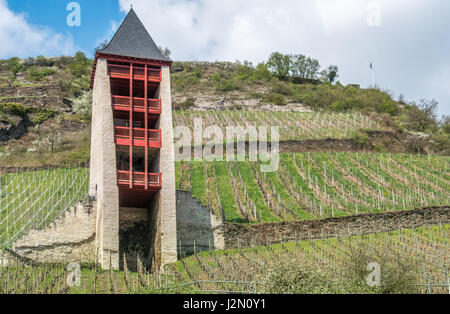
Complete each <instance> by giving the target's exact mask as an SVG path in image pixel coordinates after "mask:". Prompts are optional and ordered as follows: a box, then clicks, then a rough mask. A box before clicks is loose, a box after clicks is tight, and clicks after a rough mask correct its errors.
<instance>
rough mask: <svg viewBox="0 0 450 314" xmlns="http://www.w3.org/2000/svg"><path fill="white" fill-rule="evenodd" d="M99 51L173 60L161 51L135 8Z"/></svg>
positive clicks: (134, 56)
mask: <svg viewBox="0 0 450 314" xmlns="http://www.w3.org/2000/svg"><path fill="white" fill-rule="evenodd" d="M98 52H99V53H104V54H111V55H118V56H124V57H133V58H140V59H151V60H158V61H171V60H170V58H168V57H165V56H164V55H163V54H162V53H161V50H159V48H158V46H157V45H156V44H155V42H154V41H153V39H152V37H151V36H150V34H149V33H148V32H147V30H146V29H145V26H144V25H143V24H142V22H141V20H140V19H139V17H138V16H137V15H136V12H134V10H133V8H131V10H130V12H128V15H127V16H126V18H125V20H124V21H123V22H122V25H120V27H119V29H118V30H117V32H116V34H115V35H114V37H113V38H112V39H111V41H110V42H109V44H108V46H106V47H105V48H104V49H102V50H99V51H98Z"/></svg>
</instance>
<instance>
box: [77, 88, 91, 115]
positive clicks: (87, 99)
mask: <svg viewBox="0 0 450 314" xmlns="http://www.w3.org/2000/svg"><path fill="white" fill-rule="evenodd" d="M73 111H74V112H75V113H76V114H77V115H79V116H81V117H82V118H83V119H86V120H90V119H91V115H92V91H88V92H83V93H82V94H81V96H80V97H78V98H76V99H74V100H73Z"/></svg>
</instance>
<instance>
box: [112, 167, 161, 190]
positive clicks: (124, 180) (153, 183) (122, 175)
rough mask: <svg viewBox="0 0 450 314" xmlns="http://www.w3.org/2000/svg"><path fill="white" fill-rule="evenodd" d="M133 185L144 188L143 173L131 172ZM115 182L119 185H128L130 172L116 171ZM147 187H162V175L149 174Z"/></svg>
mask: <svg viewBox="0 0 450 314" xmlns="http://www.w3.org/2000/svg"><path fill="white" fill-rule="evenodd" d="M132 176H133V180H132V182H133V185H135V186H145V173H144V172H133V173H132ZM117 181H118V183H119V185H127V186H128V185H129V184H130V172H129V171H121V170H118V171H117ZM148 186H149V187H154V188H161V187H162V174H161V173H149V174H148Z"/></svg>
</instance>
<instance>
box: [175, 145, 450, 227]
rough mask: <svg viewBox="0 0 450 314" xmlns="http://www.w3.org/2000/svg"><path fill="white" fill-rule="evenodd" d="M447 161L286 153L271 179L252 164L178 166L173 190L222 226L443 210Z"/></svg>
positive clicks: (448, 184)
mask: <svg viewBox="0 0 450 314" xmlns="http://www.w3.org/2000/svg"><path fill="white" fill-rule="evenodd" d="M449 162H450V159H449V157H442V156H418V155H401V154H400V155H393V154H384V153H383V154H368V153H305V154H301V153H288V154H281V155H280V166H279V170H278V172H273V173H261V172H260V171H259V166H260V164H259V163H256V162H249V161H246V162H225V161H223V162H222V161H219V162H206V161H203V162H198V161H192V162H178V163H177V164H176V176H177V187H178V188H179V189H181V190H190V191H192V193H193V195H194V196H195V197H196V198H197V199H198V200H199V201H200V202H202V204H203V205H205V206H208V207H209V208H212V210H214V212H215V213H216V214H217V215H219V216H221V217H223V218H224V220H226V221H229V222H240V223H258V222H277V221H286V220H299V219H300V220H302V219H314V218H326V217H339V216H346V215H353V214H359V213H369V212H370V213H376V212H386V211H398V210H410V209H414V208H421V207H427V206H434V205H438V206H441V205H448V204H449V200H450V198H449V196H450V195H449V193H448V191H449V190H450V173H449Z"/></svg>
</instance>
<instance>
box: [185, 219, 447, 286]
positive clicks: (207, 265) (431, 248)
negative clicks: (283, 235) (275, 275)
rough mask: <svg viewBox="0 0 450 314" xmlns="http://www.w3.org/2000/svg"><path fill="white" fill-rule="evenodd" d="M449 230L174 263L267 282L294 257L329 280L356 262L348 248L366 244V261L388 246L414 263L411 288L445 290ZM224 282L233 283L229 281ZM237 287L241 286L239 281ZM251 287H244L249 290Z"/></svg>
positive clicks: (195, 271) (212, 275) (219, 276)
mask: <svg viewBox="0 0 450 314" xmlns="http://www.w3.org/2000/svg"><path fill="white" fill-rule="evenodd" d="M449 235H450V226H449V225H442V226H433V227H423V228H418V229H415V230H399V231H395V232H391V233H380V234H371V235H364V236H352V237H343V238H330V239H325V240H313V241H301V242H298V243H283V244H279V245H274V246H271V247H260V248H253V249H243V250H232V251H224V252H216V253H201V254H197V255H195V256H191V257H189V258H186V259H183V260H182V261H180V262H178V267H177V269H178V271H179V272H180V273H181V274H182V275H183V276H184V277H187V278H188V279H187V280H189V281H193V282H195V281H225V282H264V281H266V284H267V277H268V274H269V273H270V272H271V271H274V268H277V267H278V266H279V265H280V262H281V263H283V261H298V262H299V263H305V265H308V264H309V265H316V266H317V267H319V268H320V269H321V271H323V272H325V273H326V274H327V275H328V276H329V280H330V281H333V280H334V279H337V278H338V277H339V276H342V275H343V272H344V271H345V270H346V269H348V268H349V267H350V265H351V264H352V263H355V262H357V261H356V260H353V259H354V258H356V256H355V255H354V253H352V252H351V251H352V250H355V249H357V248H367V252H366V254H367V255H366V257H367V258H368V260H369V261H370V260H371V259H372V261H378V262H379V260H378V258H379V256H378V257H377V253H376V252H378V253H380V252H383V253H386V252H389V254H394V255H395V256H396V258H401V259H405V260H409V263H410V265H415V266H414V267H416V268H415V269H414V272H415V273H417V278H416V280H417V282H416V284H417V285H418V286H417V290H416V292H422V293H448V292H449V290H448V289H449V288H448V287H447V286H446V285H447V284H448V283H449V270H450V269H449V267H448V262H449V257H450V248H449V243H448V239H449ZM368 252H370V253H368ZM292 266H293V265H292ZM364 266H365V265H364ZM265 278H266V280H265ZM429 284H433V285H434V286H429ZM225 287H226V288H227V289H232V288H236V287H235V286H232V285H225ZM237 288H241V289H242V286H240V287H239V286H238V287H237ZM252 288H253V287H252V286H250V287H247V289H249V290H250V291H251V289H252ZM263 288H264V287H263ZM312 288H314V287H305V290H306V291H313V289H312ZM209 289H213V290H214V289H215V290H221V289H224V285H222V284H216V285H215V286H211V285H210V286H209ZM260 289H261V288H260ZM258 291H261V290H258ZM265 292H267V291H265Z"/></svg>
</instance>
